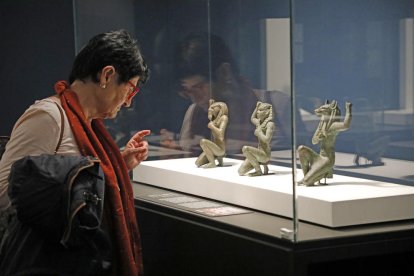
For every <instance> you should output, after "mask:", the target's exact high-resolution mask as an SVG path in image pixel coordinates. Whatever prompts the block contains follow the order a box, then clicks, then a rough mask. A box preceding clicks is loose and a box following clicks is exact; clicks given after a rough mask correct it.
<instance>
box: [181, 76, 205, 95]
mask: <svg viewBox="0 0 414 276" xmlns="http://www.w3.org/2000/svg"><path fill="white" fill-rule="evenodd" d="M205 85H206V81H204V80H202V81H199V82H197V83H196V84H193V85H191V86H190V87H188V86H184V85H180V86H179V88H178V95H180V96H181V97H183V98H186V99H188V98H189V96H190V95H191V94H192V93H194V92H199V91H202V89H203V87H204V86H205Z"/></svg>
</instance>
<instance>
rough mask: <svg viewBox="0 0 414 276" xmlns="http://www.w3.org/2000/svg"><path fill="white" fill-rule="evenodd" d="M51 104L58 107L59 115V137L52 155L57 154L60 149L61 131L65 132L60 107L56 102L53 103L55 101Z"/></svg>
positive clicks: (63, 118)
mask: <svg viewBox="0 0 414 276" xmlns="http://www.w3.org/2000/svg"><path fill="white" fill-rule="evenodd" d="M53 102H54V103H55V104H56V106H57V107H58V110H59V113H60V135H59V141H58V143H57V145H56V148H55V152H54V154H57V152H58V150H59V148H60V144H61V143H62V138H63V131H64V130H65V117H64V115H63V110H62V107H61V106H60V105H59V104H58V103H57V102H55V101H53Z"/></svg>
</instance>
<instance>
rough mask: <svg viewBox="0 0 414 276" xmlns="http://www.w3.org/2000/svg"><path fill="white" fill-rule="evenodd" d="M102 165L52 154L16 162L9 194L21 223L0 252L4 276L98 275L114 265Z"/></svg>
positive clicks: (89, 159)
mask: <svg viewBox="0 0 414 276" xmlns="http://www.w3.org/2000/svg"><path fill="white" fill-rule="evenodd" d="M99 164H100V162H99V160H97V159H95V158H92V157H83V156H71V155H48V154H44V155H40V156H27V157H24V158H23V159H20V160H18V161H16V162H15V163H14V164H13V166H12V169H11V171H10V176H9V188H8V193H9V197H10V199H11V202H12V206H13V207H14V208H15V209H16V214H17V219H15V220H14V221H13V222H12V223H11V224H10V227H9V235H8V237H7V238H6V242H5V244H4V246H3V248H2V250H1V255H0V271H1V275H94V274H97V275H99V274H102V273H103V272H102V271H103V270H105V269H106V268H108V267H109V266H110V261H109V260H110V246H109V242H108V239H107V237H106V235H105V233H104V231H103V230H102V227H101V221H102V213H103V204H104V186H105V184H104V175H103V172H102V169H101V167H100V165H99Z"/></svg>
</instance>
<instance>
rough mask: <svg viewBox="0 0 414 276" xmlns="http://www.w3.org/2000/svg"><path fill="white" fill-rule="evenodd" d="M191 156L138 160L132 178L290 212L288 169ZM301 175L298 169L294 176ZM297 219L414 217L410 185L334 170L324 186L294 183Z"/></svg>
mask: <svg viewBox="0 0 414 276" xmlns="http://www.w3.org/2000/svg"><path fill="white" fill-rule="evenodd" d="M194 162H195V158H181V159H169V160H157V161H145V162H142V163H141V165H140V166H138V167H137V168H136V169H135V170H134V172H133V180H134V181H137V182H142V183H147V184H150V185H154V186H158V187H161V188H167V189H172V190H175V191H180V192H184V193H188V194H192V195H196V196H201V197H206V198H209V199H213V200H218V201H222V202H227V203H229V204H235V205H239V206H244V207H247V208H252V209H256V210H260V211H264V212H268V213H272V214H276V215H280V216H285V217H292V204H293V201H292V200H293V198H292V187H293V184H292V169H291V168H288V167H280V166H272V165H271V166H269V169H270V172H271V174H269V175H266V176H258V177H249V176H239V175H238V173H237V169H238V168H239V165H240V163H241V161H240V160H236V159H228V158H227V159H226V158H225V159H224V167H217V168H212V169H203V168H197V167H196V166H195V164H194ZM301 178H302V174H301V171H300V170H298V179H301ZM297 194H298V215H299V219H301V220H304V221H308V222H312V223H316V224H320V225H324V226H329V227H341V226H350V225H359V224H367V223H377V222H386V221H395V220H404V219H413V218H414V187H410V186H404V185H398V184H391V183H385V182H378V181H372V180H367V179H361V178H355V177H347V176H341V175H334V177H333V179H329V181H328V185H325V186H314V187H304V186H297Z"/></svg>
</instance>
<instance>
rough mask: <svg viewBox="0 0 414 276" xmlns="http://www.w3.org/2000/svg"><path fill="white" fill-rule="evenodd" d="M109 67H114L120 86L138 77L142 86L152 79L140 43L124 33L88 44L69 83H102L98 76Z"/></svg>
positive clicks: (101, 37)
mask: <svg viewBox="0 0 414 276" xmlns="http://www.w3.org/2000/svg"><path fill="white" fill-rule="evenodd" d="M108 65H112V66H114V67H115V70H116V72H117V73H118V75H119V79H118V82H119V83H125V82H127V81H128V80H130V79H131V78H133V77H137V76H139V77H140V79H139V82H140V84H143V83H145V82H146V81H147V79H148V78H149V69H148V66H147V64H146V63H145V60H144V58H143V57H142V55H141V51H140V49H139V46H138V43H137V41H136V40H134V39H133V38H132V37H131V35H130V34H129V33H128V32H126V31H125V30H117V31H111V32H107V33H102V34H98V35H96V36H94V37H93V38H91V39H90V40H89V42H88V44H86V45H85V46H84V47H83V48H82V49H81V51H80V52H79V53H78V54H77V56H76V58H75V61H74V63H73V67H72V71H71V73H70V76H69V82H70V83H72V82H74V81H75V80H76V79H79V80H85V79H87V78H90V79H91V80H92V81H94V82H99V79H98V73H99V72H100V71H101V70H102V69H103V68H104V67H105V66H108Z"/></svg>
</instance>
